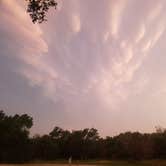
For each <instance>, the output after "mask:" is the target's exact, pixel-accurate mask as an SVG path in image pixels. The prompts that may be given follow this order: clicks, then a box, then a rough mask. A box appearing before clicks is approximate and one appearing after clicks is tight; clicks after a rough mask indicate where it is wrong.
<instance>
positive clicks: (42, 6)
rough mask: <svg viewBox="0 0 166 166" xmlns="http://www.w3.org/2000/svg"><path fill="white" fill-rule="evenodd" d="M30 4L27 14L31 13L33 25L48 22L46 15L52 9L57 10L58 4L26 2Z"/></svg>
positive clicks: (38, 0)
mask: <svg viewBox="0 0 166 166" xmlns="http://www.w3.org/2000/svg"><path fill="white" fill-rule="evenodd" d="M26 1H27V2H28V5H27V12H28V13H29V15H30V17H31V19H32V22H33V23H42V22H43V21H46V20H47V19H46V13H47V12H48V10H49V9H50V7H54V8H55V9H56V6H57V2H56V1H55V0H26Z"/></svg>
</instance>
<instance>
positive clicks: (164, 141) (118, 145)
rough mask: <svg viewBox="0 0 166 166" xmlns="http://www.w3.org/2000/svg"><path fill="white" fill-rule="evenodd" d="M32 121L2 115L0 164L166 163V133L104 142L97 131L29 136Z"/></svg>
mask: <svg viewBox="0 0 166 166" xmlns="http://www.w3.org/2000/svg"><path fill="white" fill-rule="evenodd" d="M32 125H33V119H32V117H30V116H29V115H27V114H23V115H13V116H8V115H6V114H5V113H4V112H3V111H0V163H5V162H10V163H19V162H27V161H32V160H57V159H68V158H69V157H70V156H72V158H73V159H75V160H88V159H123V160H143V159H159V158H162V159H166V150H165V149H166V131H165V130H157V132H155V133H152V134H141V133H139V132H126V133H121V134H119V135H117V136H114V137H106V138H102V137H100V136H99V133H98V131H97V129H94V128H91V129H88V128H86V129H83V130H73V131H68V130H63V129H62V128H60V127H55V128H54V129H53V130H52V131H51V132H50V133H49V134H46V135H42V136H39V135H36V136H33V137H30V136H29V129H30V128H31V127H32Z"/></svg>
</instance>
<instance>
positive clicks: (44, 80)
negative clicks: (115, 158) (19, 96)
mask: <svg viewBox="0 0 166 166" xmlns="http://www.w3.org/2000/svg"><path fill="white" fill-rule="evenodd" d="M58 4H59V5H58V9H57V10H56V11H51V12H50V13H49V16H48V22H46V23H44V24H43V25H40V26H39V25H33V24H32V23H31V20H30V18H29V16H28V15H27V13H26V11H25V4H24V3H20V2H18V1H17V0H12V1H11V0H2V2H1V4H0V5H1V6H0V8H1V10H0V17H1V26H0V33H1V34H2V38H1V39H0V40H1V43H0V47H2V48H1V49H3V48H4V46H5V47H8V48H7V49H4V50H3V51H2V54H3V56H4V57H8V59H9V60H12V59H14V61H15V63H16V64H15V65H13V68H12V70H13V71H15V72H17V73H19V74H20V75H21V76H22V77H23V78H25V79H26V80H27V86H32V87H39V88H40V90H41V91H42V93H43V95H44V96H45V97H46V98H48V99H49V100H52V101H53V102H55V103H56V102H57V100H59V99H60V100H63V102H64V104H66V107H67V108H68V107H69V106H70V107H71V108H73V109H76V108H80V109H81V108H82V107H84V106H86V107H88V106H89V105H93V107H94V108H95V106H96V105H100V107H99V108H107V109H109V110H113V109H117V108H118V107H119V106H120V104H121V103H123V102H129V101H128V98H129V97H130V96H132V95H136V94H141V93H142V92H143V91H144V90H145V89H146V87H147V86H148V84H149V79H150V78H149V77H148V75H147V74H146V73H145V72H142V73H141V68H142V66H143V64H144V62H145V61H146V60H147V59H150V57H151V54H152V53H151V52H153V49H155V48H157V47H158V43H159V40H160V39H161V37H162V36H163V34H164V33H165V12H164V8H165V2H164V1H163V0H158V1H156V0H147V1H146V2H145V1H144V0H139V1H137V0H116V1H114V0H103V1H100V0H91V1H87V0H85V1H82V0H70V1H65V0H63V1H58ZM11 27H12V28H11ZM96 109H97V108H96Z"/></svg>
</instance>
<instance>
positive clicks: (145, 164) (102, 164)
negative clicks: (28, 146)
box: [0, 160, 166, 166]
mask: <svg viewBox="0 0 166 166" xmlns="http://www.w3.org/2000/svg"><path fill="white" fill-rule="evenodd" d="M59 165H60V166H79V165H82V166H89V165H90V166H92V165H94V166H166V160H149V161H74V162H73V163H72V164H71V165H69V164H67V161H54V162H43V161H36V162H35V163H29V164H0V166H59Z"/></svg>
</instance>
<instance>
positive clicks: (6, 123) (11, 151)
mask: <svg viewBox="0 0 166 166" xmlns="http://www.w3.org/2000/svg"><path fill="white" fill-rule="evenodd" d="M32 125H33V119H32V118H31V117H30V116H28V115H27V114H23V115H17V114H16V115H14V116H8V115H6V114H5V113H4V111H0V161H1V162H21V161H26V160H28V158H29V154H30V153H29V152H28V151H29V146H30V140H29V129H30V128H31V127H32Z"/></svg>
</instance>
